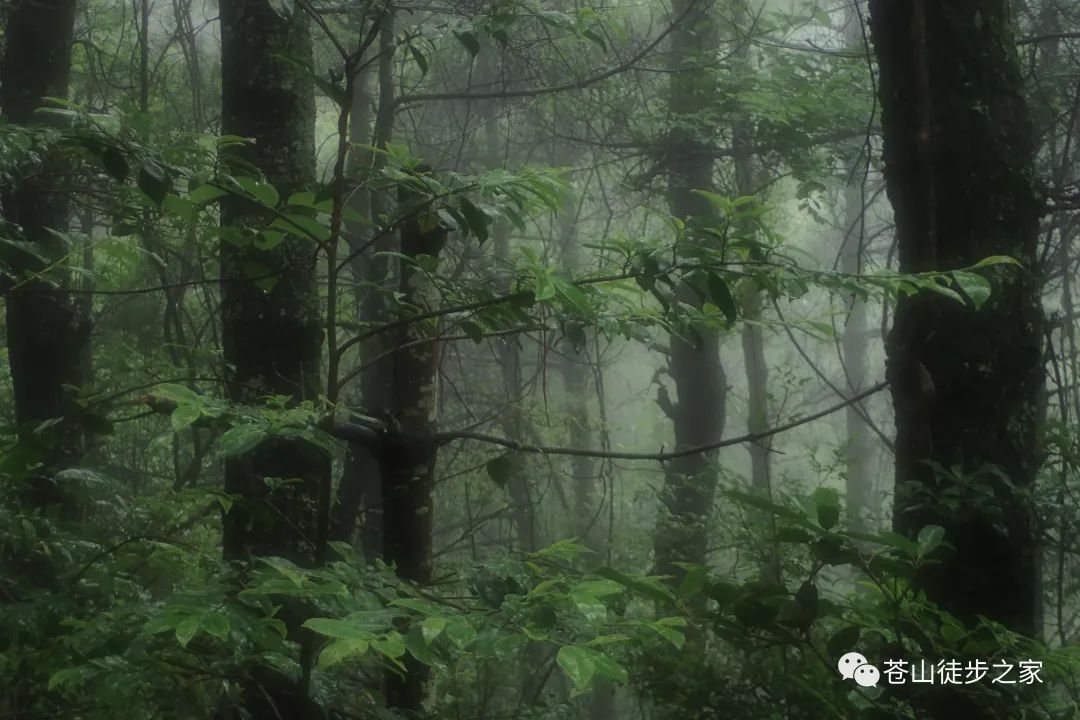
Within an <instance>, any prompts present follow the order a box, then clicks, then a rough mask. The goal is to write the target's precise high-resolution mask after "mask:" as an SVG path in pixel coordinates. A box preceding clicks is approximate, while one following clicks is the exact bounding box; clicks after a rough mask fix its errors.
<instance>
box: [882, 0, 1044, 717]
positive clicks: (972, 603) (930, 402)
mask: <svg viewBox="0 0 1080 720" xmlns="http://www.w3.org/2000/svg"><path fill="white" fill-rule="evenodd" d="M870 8H871V15H872V17H871V33H872V37H873V41H874V47H875V52H876V54H877V57H878V63H879V67H880V83H879V89H880V96H881V104H882V120H883V128H884V134H885V163H886V181H887V188H888V193H889V197H890V199H891V200H892V204H893V209H894V212H895V217H896V232H897V236H898V244H899V256H900V268H901V270H902V271H904V272H920V271H926V270H949V269H955V268H960V267H965V266H969V265H972V264H974V263H976V262H978V261H979V260H980V259H982V258H985V257H987V256H990V255H1010V256H1012V257H1014V258H1016V259H1018V260H1019V261H1021V262H1022V263H1023V268H1022V269H1016V268H1010V269H1009V271H1005V272H999V273H995V274H994V278H995V283H994V289H993V294H992V296H991V299H990V300H989V301H988V302H987V303H986V304H985V305H984V306H983V307H982V308H981V309H978V310H976V309H974V308H972V307H971V306H970V305H961V304H960V303H957V302H954V301H952V300H950V299H948V298H944V297H940V296H937V295H935V294H926V293H922V294H919V295H917V296H914V297H911V298H907V299H904V300H901V302H900V303H899V306H898V308H897V313H896V319H895V323H894V327H893V329H892V331H891V333H890V335H889V338H888V341H887V353H888V369H887V372H888V378H889V380H890V382H891V385H892V393H893V401H894V405H895V410H896V426H897V437H896V498H895V507H894V518H893V522H894V526H895V527H896V529H897V530H898V531H900V532H903V533H905V534H907V535H915V534H916V533H917V532H918V531H919V529H920V528H921V527H922V526H924V525H927V524H931V523H933V524H938V525H941V526H943V527H944V528H945V530H946V535H945V539H946V541H947V542H948V543H950V544H951V545H952V546H954V548H955V550H954V551H953V552H951V553H950V554H949V555H948V557H946V558H944V560H943V562H942V563H941V564H939V565H935V566H932V567H928V568H926V570H925V572H923V573H922V574H921V575H920V584H921V586H922V587H923V588H924V589H925V590H926V592H927V595H928V596H929V598H930V599H931V600H932V601H934V602H936V603H938V604H939V605H940V606H941V607H943V608H945V609H947V610H949V611H950V612H952V613H954V614H956V615H958V616H959V617H961V618H962V619H964V620H966V621H968V622H973V621H974V620H975V618H976V616H979V615H983V616H986V617H988V618H990V619H992V620H996V621H998V622H1001V623H1003V624H1005V625H1006V626H1008V627H1009V628H1011V629H1013V630H1016V631H1018V632H1022V633H1025V634H1028V635H1036V634H1038V632H1039V631H1040V626H1041V619H1040V601H1039V596H1040V587H1039V581H1040V568H1039V547H1038V541H1037V535H1036V528H1035V527H1034V525H1033V513H1032V507H1031V504H1030V501H1029V499H1028V495H1027V491H1028V490H1030V489H1031V487H1032V485H1033V483H1034V481H1035V475H1036V471H1037V469H1038V467H1039V463H1040V454H1039V451H1038V449H1037V444H1036V424H1037V418H1038V398H1039V395H1040V392H1041V389H1042V386H1043V365H1042V347H1041V345H1042V342H1041V339H1042V332H1043V317H1042V309H1041V305H1040V302H1039V275H1038V273H1039V269H1038V267H1037V266H1036V253H1035V245H1036V237H1037V232H1038V219H1039V209H1040V203H1039V201H1038V198H1037V196H1036V193H1035V190H1034V188H1033V184H1032V163H1033V154H1034V153H1033V137H1032V133H1031V128H1030V121H1029V117H1028V111H1027V108H1026V106H1025V103H1024V100H1023V97H1022V95H1021V79H1020V72H1019V66H1018V62H1017V59H1016V57H1015V55H1014V50H1013V48H1014V44H1013V37H1012V30H1011V21H1010V16H1009V10H1008V2H1006V0H986V1H984V2H980V3H972V2H965V1H963V0H933V1H932V2H930V1H928V0H913V2H906V3H897V2H892V1H891V0H871V2H870ZM960 476H962V479H961V477H960ZM939 710H940V708H939ZM953 716H955V717H961V716H963V717H976V715H961V714H956V715H953ZM942 717H944V715H942Z"/></svg>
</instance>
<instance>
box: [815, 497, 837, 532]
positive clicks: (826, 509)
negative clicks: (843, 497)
mask: <svg viewBox="0 0 1080 720" xmlns="http://www.w3.org/2000/svg"><path fill="white" fill-rule="evenodd" d="M811 499H812V500H813V502H814V509H815V510H816V511H817V521H818V525H820V526H821V527H823V528H824V529H826V530H831V529H832V528H834V527H836V524H837V523H838V522H840V493H839V491H837V490H836V489H835V488H825V487H819V488H818V489H817V490H815V491H814V494H813V495H812V496H811Z"/></svg>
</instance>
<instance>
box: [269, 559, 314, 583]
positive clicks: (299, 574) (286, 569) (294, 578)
mask: <svg viewBox="0 0 1080 720" xmlns="http://www.w3.org/2000/svg"><path fill="white" fill-rule="evenodd" d="M262 561H263V562H264V563H266V564H267V565H269V566H270V567H272V568H273V569H274V570H276V571H277V572H278V573H280V574H281V575H282V576H283V577H285V578H287V579H288V580H289V582H291V583H292V584H293V585H295V586H296V587H300V586H301V585H303V584H304V571H303V570H301V569H300V568H299V567H297V566H296V564H295V563H293V562H290V561H288V560H286V559H285V558H279V557H272V556H271V557H264V558H263V559H262Z"/></svg>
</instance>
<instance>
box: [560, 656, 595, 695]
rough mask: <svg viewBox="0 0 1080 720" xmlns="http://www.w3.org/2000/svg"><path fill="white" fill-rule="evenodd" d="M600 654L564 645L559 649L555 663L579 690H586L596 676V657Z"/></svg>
mask: <svg viewBox="0 0 1080 720" xmlns="http://www.w3.org/2000/svg"><path fill="white" fill-rule="evenodd" d="M599 654H600V653H598V652H596V651H595V650H590V649H589V648H585V647H579V646H577V645H564V646H563V647H561V648H559V654H558V655H557V656H556V657H555V662H557V663H558V664H559V667H561V668H562V669H563V671H564V672H565V673H566V676H567V677H569V678H570V680H571V681H572V682H573V683H574V687H576V688H577V689H578V690H584V689H586V688H587V687H589V683H590V682H592V679H593V675H595V674H596V656H597V655H599Z"/></svg>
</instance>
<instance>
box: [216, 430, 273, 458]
mask: <svg viewBox="0 0 1080 720" xmlns="http://www.w3.org/2000/svg"><path fill="white" fill-rule="evenodd" d="M265 437H266V430H265V429H263V428H262V427H261V426H259V425H235V426H233V427H231V428H229V429H228V430H226V431H225V432H224V433H222V435H221V437H219V438H218V439H217V451H218V454H219V455H220V456H221V457H233V456H235V455H242V454H243V453H246V452H247V451H248V450H251V449H252V448H254V447H255V446H256V445H258V444H259V443H261V442H262V441H263V438H265Z"/></svg>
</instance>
